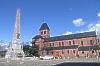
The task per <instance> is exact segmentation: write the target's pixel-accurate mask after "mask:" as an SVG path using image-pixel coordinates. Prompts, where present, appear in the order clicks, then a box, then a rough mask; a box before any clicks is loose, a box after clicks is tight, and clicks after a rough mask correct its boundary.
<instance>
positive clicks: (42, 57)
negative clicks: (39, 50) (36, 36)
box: [40, 55, 53, 60]
mask: <svg viewBox="0 0 100 66" xmlns="http://www.w3.org/2000/svg"><path fill="white" fill-rule="evenodd" d="M40 59H41V60H51V59H53V56H49V55H46V56H40Z"/></svg>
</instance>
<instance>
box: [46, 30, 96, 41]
mask: <svg viewBox="0 0 100 66" xmlns="http://www.w3.org/2000/svg"><path fill="white" fill-rule="evenodd" d="M95 36H96V32H95V31H91V32H84V33H77V34H70V35H62V36H55V37H49V38H45V41H46V42H51V41H59V40H69V39H77V38H85V37H95Z"/></svg>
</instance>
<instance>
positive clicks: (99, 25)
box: [88, 23, 100, 34]
mask: <svg viewBox="0 0 100 66" xmlns="http://www.w3.org/2000/svg"><path fill="white" fill-rule="evenodd" d="M88 30H89V31H96V33H97V34H98V33H100V23H97V24H89V25H88Z"/></svg>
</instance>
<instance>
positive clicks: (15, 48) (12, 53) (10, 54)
mask: <svg viewBox="0 0 100 66" xmlns="http://www.w3.org/2000/svg"><path fill="white" fill-rule="evenodd" d="M5 58H9V59H14V60H16V59H19V58H24V52H23V50H22V46H21V44H20V9H17V14H16V23H15V28H14V33H13V38H12V42H11V44H10V45H9V48H8V50H7V52H6V55H5Z"/></svg>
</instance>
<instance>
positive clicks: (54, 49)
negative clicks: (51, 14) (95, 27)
mask: <svg viewBox="0 0 100 66" xmlns="http://www.w3.org/2000/svg"><path fill="white" fill-rule="evenodd" d="M34 44H36V45H38V46H39V54H40V55H41V56H44V55H53V56H54V57H55V58H58V57H62V58H63V57H65V58H66V57H98V56H100V46H99V40H98V37H97V35H96V32H95V31H91V32H84V33H77V34H70V35H61V36H54V37H50V28H49V27H48V25H47V24H46V23H43V24H42V25H41V27H40V29H39V35H36V36H35V37H33V38H32V45H34Z"/></svg>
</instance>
